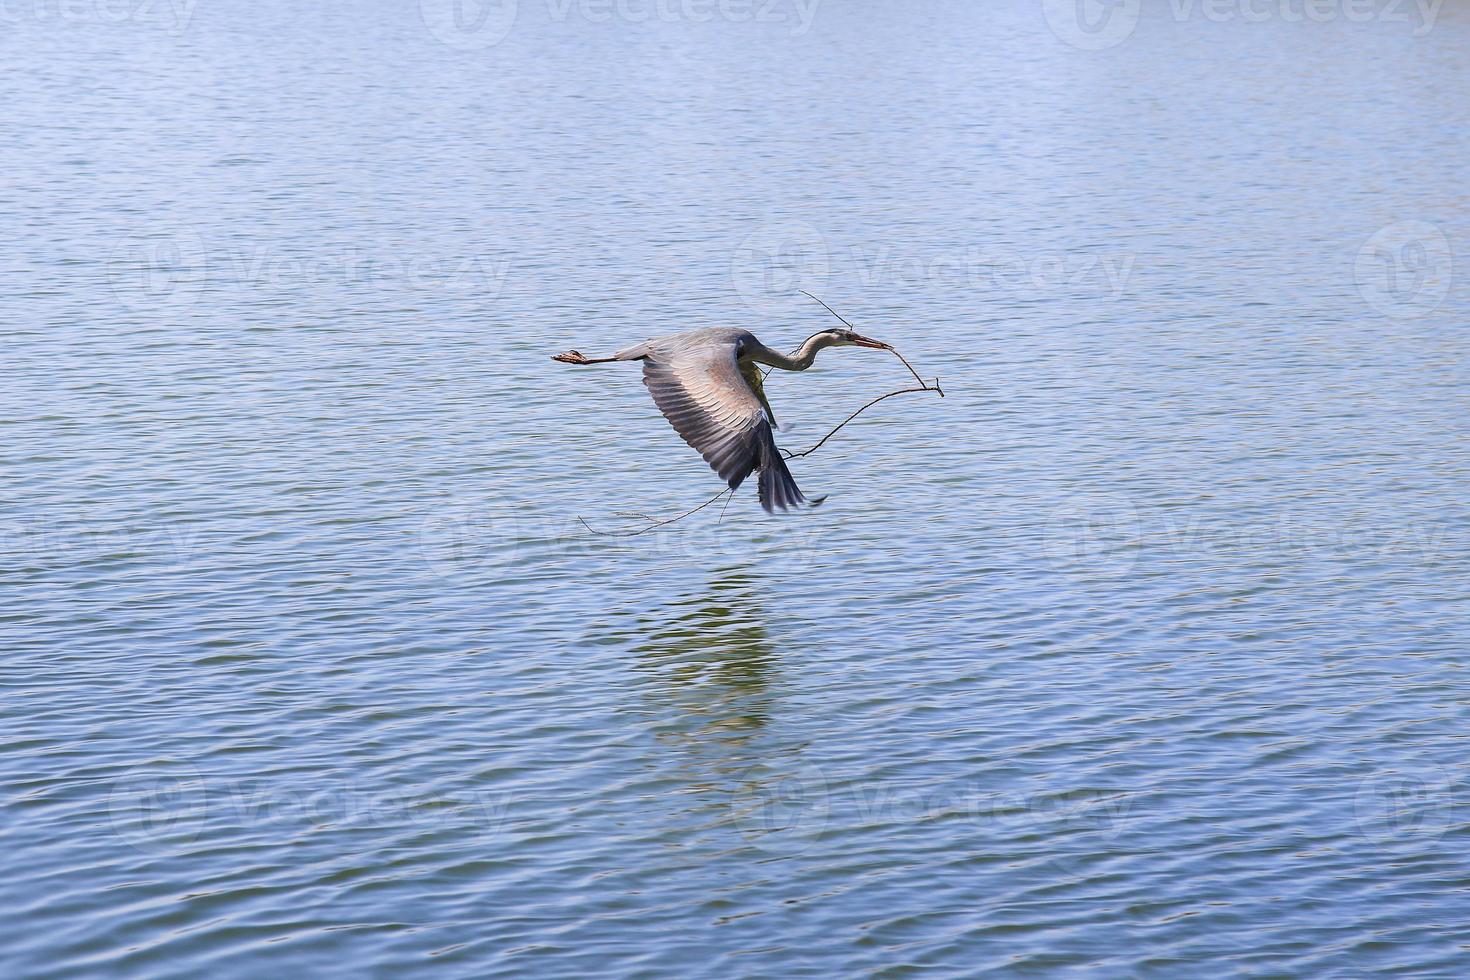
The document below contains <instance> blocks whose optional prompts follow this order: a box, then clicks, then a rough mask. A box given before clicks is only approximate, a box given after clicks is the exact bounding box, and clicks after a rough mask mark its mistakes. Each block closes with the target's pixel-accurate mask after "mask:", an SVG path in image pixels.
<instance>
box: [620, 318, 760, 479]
mask: <svg viewBox="0 0 1470 980" xmlns="http://www.w3.org/2000/svg"><path fill="white" fill-rule="evenodd" d="M643 383H644V384H645V385H647V386H648V390H649V392H650V393H651V394H652V395H653V401H654V404H655V405H657V406H658V409H659V411H660V412H662V413H663V415H664V418H666V419H668V420H669V423H670V424H671V425H673V427H674V430H675V431H676V432H678V433H679V436H680V437H681V438H682V439H683V440H684V441H685V442H687V443H688V444H689V445H690V446H692V447H694V449H695V450H697V451H698V452H699V454H700V455H701V456H703V457H704V459H705V462H707V463H709V464H710V468H711V469H713V470H714V471H715V472H716V473H718V474H719V475H720V479H722V480H724V481H725V483H726V484H727V485H729V486H730V487H731V488H732V489H733V488H735V487H738V486H740V484H741V483H743V482H744V481H745V478H746V477H747V476H749V475H750V473H751V471H752V470H754V469H756V468H757V467H758V466H759V464H760V462H761V459H762V452H761V450H762V445H761V443H762V440H763V439H764V440H767V441H772V442H774V440H772V436H771V429H770V422H769V420H768V418H767V416H766V413H765V410H764V407H763V406H762V404H761V399H760V398H759V397H758V396H757V394H756V393H755V392H754V391H753V390H752V389H751V387H750V383H749V382H748V381H747V380H746V379H745V376H744V375H743V373H742V372H741V370H740V363H739V360H738V359H737V356H736V353H735V346H734V345H733V344H730V343H711V344H703V345H698V346H694V347H689V348H684V349H680V350H676V351H658V352H652V353H650V354H649V355H648V356H647V357H646V358H645V359H644V361H643Z"/></svg>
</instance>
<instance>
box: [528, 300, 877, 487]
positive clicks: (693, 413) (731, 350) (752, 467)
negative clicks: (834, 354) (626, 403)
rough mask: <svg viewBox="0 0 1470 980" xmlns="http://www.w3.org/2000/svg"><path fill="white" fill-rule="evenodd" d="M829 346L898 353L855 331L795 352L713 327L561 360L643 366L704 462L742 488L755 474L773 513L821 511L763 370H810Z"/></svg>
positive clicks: (832, 333)
mask: <svg viewBox="0 0 1470 980" xmlns="http://www.w3.org/2000/svg"><path fill="white" fill-rule="evenodd" d="M828 347H871V348H873V349H875V350H892V349H893V348H892V347H890V346H889V345H888V344H885V343H883V342H881V341H877V340H871V339H869V338H867V337H864V336H862V335H860V334H857V333H855V332H853V331H851V330H840V329H834V330H823V331H822V332H821V333H817V334H813V335H812V336H810V337H808V338H807V339H806V342H805V343H803V344H802V345H801V347H800V349H798V350H797V352H796V353H795V354H782V353H780V352H778V351H774V350H772V349H771V348H769V347H767V346H766V345H765V344H763V343H761V342H760V341H759V340H756V339H755V335H754V334H752V333H751V332H750V331H748V330H740V329H737V328H734V327H711V328H708V329H704V330H690V331H686V332H685V333H676V334H670V335H669V336H667V337H656V338H654V339H653V340H648V341H644V342H643V343H641V344H637V345H635V346H633V347H628V348H625V349H624V350H620V351H618V352H617V353H616V354H614V355H613V356H612V357H587V356H586V355H584V354H583V353H582V352H581V351H576V350H569V351H567V352H566V353H564V354H555V355H553V356H552V360H554V361H561V362H562V363H564V364H605V363H607V362H609V361H642V362H643V383H644V384H645V385H647V386H648V390H649V391H650V392H651V393H652V394H653V402H654V404H655V405H657V406H658V410H659V411H660V412H662V413H663V414H664V417H665V418H666V419H668V420H669V423H670V424H671V425H672V426H673V427H674V431H676V432H678V433H679V435H680V436H681V437H682V438H683V440H684V441H685V442H687V443H689V445H691V446H693V447H694V448H695V449H696V450H698V452H699V453H700V454H701V455H702V456H704V459H705V461H706V462H707V463H709V465H710V468H711V469H713V470H714V471H715V472H716V473H718V474H719V475H720V479H722V480H724V481H725V483H726V484H727V485H728V486H729V487H730V489H731V490H735V489H737V488H738V487H739V486H740V485H741V484H742V483H744V482H745V478H746V477H748V476H750V474H751V473H757V474H759V479H758V480H757V487H758V488H759V491H760V502H761V506H762V507H764V508H765V509H766V511H767V513H770V512H774V511H777V510H782V511H784V510H789V509H792V508H799V507H815V506H817V505H818V504H820V503H821V502H822V501H823V500H825V499H826V498H825V497H813V498H810V499H808V498H807V497H806V496H805V495H804V494H802V492H801V490H800V488H798V487H797V485H796V480H795V479H793V478H792V476H791V471H790V470H789V469H787V467H786V460H785V459H783V458H782V456H781V453H780V452H779V451H778V450H777V449H776V439H775V436H774V435H773V434H772V427H773V426H774V425H775V424H776V416H775V413H774V412H772V411H771V405H770V402H768V401H766V393H765V389H764V387H763V386H762V384H761V377H762V375H761V371H760V368H759V367H758V366H757V365H761V364H765V365H767V366H769V367H773V368H780V369H781V370H783V371H805V370H806V369H807V368H809V367H811V366H812V362H813V361H815V360H816V358H817V352H818V351H821V350H825V349H826V348H828Z"/></svg>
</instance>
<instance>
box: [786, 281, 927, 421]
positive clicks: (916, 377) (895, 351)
mask: <svg viewBox="0 0 1470 980" xmlns="http://www.w3.org/2000/svg"><path fill="white" fill-rule="evenodd" d="M802 292H803V293H806V294H807V295H808V296H811V298H812V299H814V300H816V301H817V302H818V303H821V304H822V307H823V309H825V310H826V311H827V312H828V313H830V314H832V315H833V316H835V317H836V318H837V319H839V320H841V321H842V322H843V323H845V324H847V329H849V330H851V331H853V332H854V333H856V332H857V327H854V326H853V325H852V323H850V322H849V321H848V319H847V317H845V316H843V315H842V314H841V313H838V312H837V311H836V310H834V309H832V307H830V306H828V305H827V304H826V302H824V301H823V300H822V298H821V297H820V296H816V295H814V294H812V293H807V292H806V290H805V289H803V290H802ZM888 349H889V350H890V351H892V352H893V356H894V357H896V358H898V359H899V360H900V361H903V366H904V367H906V368H908V369H909V374H912V375H913V376H914V380H915V381H917V382H918V383H919V384H921V385H923V386H924V388H925V389H926V390H930V391H937V392H939V397H940V398H943V397H944V389H943V388H941V387H939V379H938V378H935V379H934V383H933V384H932V385H931V384H930V383H929V382H927V381H925V380H924V379H923V378H921V377H919V372H918V371H915V370H914V366H913V365H912V364H910V363H909V362H908V358H906V357H904V356H903V355H902V354H900V353H899V352H898V348H896V347H889V348H888ZM894 394H898V392H894ZM858 411H862V409H859V410H858ZM844 424H845V423H844Z"/></svg>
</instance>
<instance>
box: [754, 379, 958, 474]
mask: <svg viewBox="0 0 1470 980" xmlns="http://www.w3.org/2000/svg"><path fill="white" fill-rule="evenodd" d="M919 384H921V385H924V386H923V387H922V388H900V389H899V390H898V391H890V392H889V393H888V394H886V395H879V396H878V397H877V398H874V399H873V400H872V401H870V402H868V403H867V404H866V405H864V406H863V407H862V408H860V409H858V410H857V411H856V412H853V413H852V414H851V415H849V416H848V417H847V418H845V419H843V420H842V421H841V422H840V423H838V425H837V428H835V429H833V430H832V431H831V432H829V433H827V434H826V435H824V436H823V437H822V438H821V441H819V442H818V443H817V444H816V445H815V446H813V447H812V448H810V449H804V450H802V451H801V452H799V453H788V452H787V451H786V450H784V449H783V450H781V454H782V455H783V456H785V457H786V458H787V459H800V458H801V457H803V456H810V455H811V454H812V453H814V452H816V451H817V450H818V449H821V448H822V444H823V443H825V442H826V441H827V440H828V439H831V438H832V437H833V436H835V435H836V434H837V432H838V430H839V429H841V428H842V427H843V426H844V425H846V424H847V423H849V422H851V421H852V420H853V419H855V418H857V417H858V416H859V415H861V414H863V413H864V412H866V411H867V410H868V409H870V408H872V407H873V406H874V405H876V404H878V403H879V402H881V401H883V400H884V399H885V398H892V397H893V396H894V395H907V394H908V393H909V392H911V391H939V389H938V388H937V387H930V386H929V385H926V384H924V382H922V381H920V382H919ZM943 394H944V393H943V392H940V396H941V397H943Z"/></svg>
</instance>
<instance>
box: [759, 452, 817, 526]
mask: <svg viewBox="0 0 1470 980" xmlns="http://www.w3.org/2000/svg"><path fill="white" fill-rule="evenodd" d="M758 482H759V490H760V501H761V506H762V507H764V508H765V509H766V513H768V514H770V513H775V512H776V511H778V510H789V509H791V508H793V507H815V506H817V505H818V504H820V503H821V502H822V501H824V500H826V499H827V498H826V497H812V498H811V499H807V497H806V495H805V494H803V493H802V492H801V488H800V487H798V486H797V485H796V478H795V477H793V476H792V475H791V470H790V469H788V468H787V466H786V460H784V459H782V458H781V453H780V451H779V450H777V449H776V440H775V439H773V438H771V437H770V435H769V434H767V436H766V438H764V439H762V440H761V453H760V479H759V481H758Z"/></svg>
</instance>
